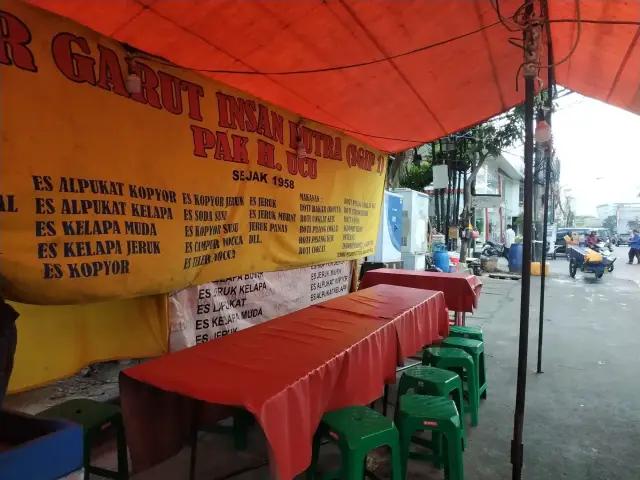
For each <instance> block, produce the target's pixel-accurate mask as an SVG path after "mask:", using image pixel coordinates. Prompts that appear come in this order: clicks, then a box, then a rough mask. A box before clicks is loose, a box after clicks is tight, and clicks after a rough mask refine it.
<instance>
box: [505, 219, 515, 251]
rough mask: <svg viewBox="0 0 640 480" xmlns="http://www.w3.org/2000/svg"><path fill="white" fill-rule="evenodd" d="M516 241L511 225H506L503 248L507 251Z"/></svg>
mask: <svg viewBox="0 0 640 480" xmlns="http://www.w3.org/2000/svg"><path fill="white" fill-rule="evenodd" d="M515 241H516V232H515V231H514V230H513V228H512V227H511V225H507V231H506V232H504V248H506V249H507V250H509V249H510V248H511V245H513V242H515Z"/></svg>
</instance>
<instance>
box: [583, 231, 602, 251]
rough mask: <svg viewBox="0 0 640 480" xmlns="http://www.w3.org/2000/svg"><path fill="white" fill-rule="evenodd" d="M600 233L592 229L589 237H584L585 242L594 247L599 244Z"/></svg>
mask: <svg viewBox="0 0 640 480" xmlns="http://www.w3.org/2000/svg"><path fill="white" fill-rule="evenodd" d="M598 241H599V239H598V233H597V232H596V231H595V230H591V232H590V233H589V235H588V236H587V238H585V239H584V243H585V244H586V246H587V247H589V248H594V247H595V246H596V245H597V244H598Z"/></svg>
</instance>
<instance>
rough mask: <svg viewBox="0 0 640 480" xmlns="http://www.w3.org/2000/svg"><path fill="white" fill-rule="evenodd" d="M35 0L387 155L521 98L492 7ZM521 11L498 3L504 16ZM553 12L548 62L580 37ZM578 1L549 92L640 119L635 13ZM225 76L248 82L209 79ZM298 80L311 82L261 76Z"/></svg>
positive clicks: (511, 55)
mask: <svg viewBox="0 0 640 480" xmlns="http://www.w3.org/2000/svg"><path fill="white" fill-rule="evenodd" d="M494 1H495V0H494ZM31 3H33V4H36V5H39V6H41V7H43V8H45V9H48V10H51V11H53V12H56V13H58V14H61V15H64V16H66V17H69V18H72V19H74V20H76V21H77V22H79V23H81V24H83V25H86V26H88V27H90V28H93V29H94V30H97V31H98V32H100V33H102V34H105V35H108V36H111V37H113V38H115V39H117V40H120V41H122V42H126V43H128V44H130V45H132V46H134V47H136V48H138V49H141V50H144V51H146V52H149V53H152V54H154V55H158V56H162V57H164V58H166V59H168V60H170V61H172V62H175V63H177V64H179V65H182V66H185V67H187V68H191V69H196V70H201V71H202V74H203V75H207V76H210V77H213V78H215V79H217V80H219V81H222V82H224V83H227V84H229V85H232V86H234V87H237V88H239V89H242V90H245V91H247V92H250V93H253V94H254V95H256V96H257V97H260V98H263V99H265V100H267V101H270V102H272V103H274V104H276V105H280V106H282V107H285V108H288V109H289V110H291V111H293V112H297V113H299V114H300V115H301V116H302V117H304V118H310V119H313V120H316V121H319V122H322V123H325V124H327V125H332V126H335V127H337V128H338V129H341V130H343V131H345V132H348V133H351V134H353V135H354V136H358V137H360V138H362V139H363V140H365V141H367V142H368V143H369V144H371V145H374V146H377V147H378V148H380V149H382V150H386V151H391V152H393V151H399V150H402V149H404V148H408V147H410V146H414V145H416V144H420V143H423V142H426V141H430V140H433V139H435V138H439V137H441V136H443V135H445V134H447V133H451V132H454V131H457V130H460V129H462V128H464V127H467V126H470V125H472V124H475V123H477V122H479V121H482V120H484V119H486V118H489V117H492V116H493V115H496V114H498V113H500V112H502V111H504V110H506V109H508V108H509V107H512V106H514V105H516V104H518V103H520V102H521V101H522V100H523V98H524V94H523V90H522V87H521V88H520V91H519V92H518V91H516V88H515V83H516V71H517V70H518V67H519V66H520V64H521V63H522V50H520V49H519V48H517V47H515V46H513V45H511V44H509V42H508V39H509V37H515V38H521V34H520V33H512V32H509V31H507V29H506V28H505V27H504V26H503V25H501V24H500V23H499V21H498V17H497V15H496V12H495V11H494V9H493V7H492V6H491V3H490V1H489V0H475V1H473V0H459V1H455V0H451V1H447V2H445V1H427V0H415V1H408V0H376V1H369V0H367V1H349V0H329V1H325V0H303V1H275V0H271V1H266V0H265V1H261V0H252V1H246V0H235V1H234V0H228V1H199V0H127V1H125V0H92V1H86V0H85V1H81V0H32V1H31ZM521 5H522V1H504V0H503V1H501V2H500V6H501V9H502V13H503V15H505V16H508V15H509V14H512V13H513V12H514V11H515V10H516V9H517V8H518V7H520V6H521ZM536 5H539V2H536ZM549 5H550V16H551V19H552V21H553V23H552V24H551V31H552V38H553V45H554V55H555V59H556V61H557V60H561V59H562V58H564V57H565V56H566V55H567V53H568V52H569V51H570V50H571V47H572V45H573V43H574V41H575V38H576V33H577V26H576V23H575V22H574V20H575V18H576V15H575V2H572V1H569V0H549ZM580 5H581V17H582V20H583V21H582V22H581V35H580V42H579V44H578V47H577V49H576V50H575V53H574V54H573V56H572V57H571V59H570V60H569V61H567V62H565V63H564V64H562V65H560V66H559V67H558V68H557V75H556V77H557V82H558V83H559V84H561V85H563V86H565V87H567V88H570V89H572V90H575V91H576V92H578V93H581V94H584V95H587V96H590V97H593V98H596V99H599V100H602V101H605V102H608V103H611V104H613V105H616V106H619V107H622V108H625V109H627V110H629V111H631V112H634V113H640V46H639V43H640V42H639V36H640V3H639V2H638V1H637V0H634V1H622V0H588V1H587V0H582V1H581V2H580ZM602 22H604V23H602ZM611 22H614V23H611ZM411 52H414V53H411ZM543 62H544V60H543ZM358 64H362V65H360V66H356V67H354V68H346V69H345V68H341V67H343V66H349V65H358ZM207 70H209V72H207ZM221 70H232V71H242V72H250V73H251V74H226V73H215V72H211V71H217V72H219V71H221ZM301 70H305V71H308V70H312V71H313V72H312V73H304V74H294V75H277V74H271V75H260V73H263V72H267V73H269V72H271V73H279V72H291V71H301ZM327 70H328V71H327ZM256 73H258V74H257V75H256ZM541 77H543V78H546V73H545V72H542V74H541ZM521 83H522V82H521ZM403 139H405V140H408V141H403Z"/></svg>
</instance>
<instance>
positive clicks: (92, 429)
mask: <svg viewBox="0 0 640 480" xmlns="http://www.w3.org/2000/svg"><path fill="white" fill-rule="evenodd" d="M37 416H38V417H42V418H51V419H64V420H68V421H70V422H74V423H78V424H80V425H82V429H83V431H84V448H83V452H84V453H83V464H84V480H88V479H89V476H90V474H92V473H93V474H95V475H99V476H101V477H105V478H113V479H116V480H128V479H129V460H128V457H127V440H126V437H125V434H124V424H123V423H122V413H120V408H119V407H117V406H116V405H111V404H108V403H102V402H96V401H94V400H89V399H88V398H79V399H75V400H69V401H67V402H64V403H61V404H59V405H55V406H53V407H51V408H49V409H47V410H44V411H43V412H40V413H39V414H38V415H37ZM112 426H113V427H114V428H115V429H116V438H117V449H118V471H117V472H114V471H113V470H107V469H105V468H100V467H94V466H92V465H91V449H92V447H93V444H94V442H95V441H96V440H98V438H99V437H100V435H101V434H102V432H103V431H105V430H106V429H107V428H110V427H112Z"/></svg>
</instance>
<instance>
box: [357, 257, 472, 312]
mask: <svg viewBox="0 0 640 480" xmlns="http://www.w3.org/2000/svg"><path fill="white" fill-rule="evenodd" d="M382 284H386V285H399V286H402V287H412V288H421V289H424V290H435V291H439V292H443V293H444V298H445V301H446V303H447V308H448V309H449V310H453V311H455V312H469V313H472V312H473V309H474V308H477V306H478V298H479V297H480V290H481V288H482V281H481V280H480V279H479V278H478V277H476V276H475V275H472V274H470V273H440V272H422V271H411V270H397V269H391V268H381V269H378V270H369V271H368V272H367V273H365V274H364V278H363V279H362V281H361V282H360V288H361V289H363V288H369V287H372V286H374V285H382Z"/></svg>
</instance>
